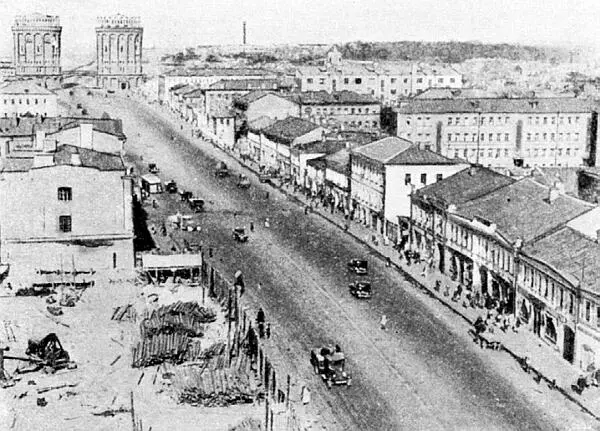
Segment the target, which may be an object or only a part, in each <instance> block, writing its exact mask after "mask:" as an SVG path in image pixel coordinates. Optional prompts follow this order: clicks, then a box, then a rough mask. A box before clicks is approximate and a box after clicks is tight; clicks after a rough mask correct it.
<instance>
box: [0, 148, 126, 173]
mask: <svg viewBox="0 0 600 431" xmlns="http://www.w3.org/2000/svg"><path fill="white" fill-rule="evenodd" d="M52 155H53V158H52V162H53V164H52V165H50V166H61V165H68V166H81V167H86V168H94V169H98V170H100V171H123V170H125V164H124V163H123V159H122V158H121V156H119V155H115V154H109V153H102V152H99V151H94V150H90V149H87V148H80V147H75V146H72V145H61V146H59V147H58V148H57V149H56V151H54V152H53V153H52ZM35 157H43V154H42V155H40V154H37V155H35V156H33V157H28V158H10V157H9V158H6V159H4V160H3V162H2V168H0V172H27V171H29V170H31V169H32V168H34V165H35ZM44 167H46V166H44Z"/></svg>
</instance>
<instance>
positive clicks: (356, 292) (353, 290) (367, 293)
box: [348, 281, 373, 299]
mask: <svg viewBox="0 0 600 431" xmlns="http://www.w3.org/2000/svg"><path fill="white" fill-rule="evenodd" d="M348 288H349V289H350V294H351V295H352V296H354V297H356V298H358V299H369V298H371V297H372V296H373V288H372V287H371V282H369V281H355V282H354V283H350V285H349V286H348Z"/></svg>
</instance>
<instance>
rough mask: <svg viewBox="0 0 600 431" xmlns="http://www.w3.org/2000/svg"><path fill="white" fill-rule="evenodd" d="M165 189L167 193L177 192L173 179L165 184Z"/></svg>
mask: <svg viewBox="0 0 600 431" xmlns="http://www.w3.org/2000/svg"><path fill="white" fill-rule="evenodd" d="M165 189H166V190H167V192H169V193H177V183H176V182H175V181H173V180H171V181H169V182H168V183H167V185H166V186H165Z"/></svg>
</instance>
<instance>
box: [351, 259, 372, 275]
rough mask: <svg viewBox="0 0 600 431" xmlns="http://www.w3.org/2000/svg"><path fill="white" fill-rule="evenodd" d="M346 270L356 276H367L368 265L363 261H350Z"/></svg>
mask: <svg viewBox="0 0 600 431" xmlns="http://www.w3.org/2000/svg"><path fill="white" fill-rule="evenodd" d="M348 270H349V271H351V272H353V273H355V274H356V275H367V274H368V273H369V264H368V263H367V261H366V260H363V259H352V260H351V261H350V262H348Z"/></svg>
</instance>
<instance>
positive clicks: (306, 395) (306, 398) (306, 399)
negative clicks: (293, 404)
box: [300, 385, 310, 405]
mask: <svg viewBox="0 0 600 431" xmlns="http://www.w3.org/2000/svg"><path fill="white" fill-rule="evenodd" d="M300 398H302V404H304V405H307V404H308V403H310V389H308V386H306V385H303V386H302V391H301V392H300Z"/></svg>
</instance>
